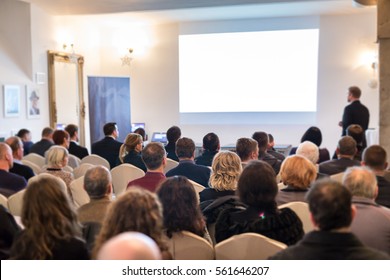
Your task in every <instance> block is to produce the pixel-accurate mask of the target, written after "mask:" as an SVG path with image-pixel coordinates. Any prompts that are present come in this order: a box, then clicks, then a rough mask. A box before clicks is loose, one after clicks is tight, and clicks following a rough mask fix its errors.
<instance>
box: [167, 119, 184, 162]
mask: <svg viewBox="0 0 390 280" xmlns="http://www.w3.org/2000/svg"><path fill="white" fill-rule="evenodd" d="M180 137H181V130H180V127H178V126H171V127H170V128H169V129H168V130H167V140H168V144H166V145H165V151H166V152H167V157H168V158H170V159H172V160H175V161H179V158H178V157H177V155H176V141H177V140H178V139H179V138H180Z"/></svg>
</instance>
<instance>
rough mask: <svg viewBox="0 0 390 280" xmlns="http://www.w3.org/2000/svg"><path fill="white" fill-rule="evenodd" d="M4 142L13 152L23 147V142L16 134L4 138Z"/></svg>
mask: <svg viewBox="0 0 390 280" xmlns="http://www.w3.org/2000/svg"><path fill="white" fill-rule="evenodd" d="M5 143H7V144H8V145H9V146H10V147H11V150H12V153H13V154H15V153H16V152H17V151H18V150H19V149H20V148H23V142H22V139H20V138H19V137H18V136H12V137H9V138H7V139H6V140H5Z"/></svg>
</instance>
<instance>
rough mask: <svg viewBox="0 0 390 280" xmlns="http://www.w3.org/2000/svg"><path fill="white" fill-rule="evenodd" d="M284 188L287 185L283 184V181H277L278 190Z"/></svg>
mask: <svg viewBox="0 0 390 280" xmlns="http://www.w3.org/2000/svg"><path fill="white" fill-rule="evenodd" d="M284 188H287V186H286V185H285V184H283V182H280V183H278V189H279V190H282V189H284Z"/></svg>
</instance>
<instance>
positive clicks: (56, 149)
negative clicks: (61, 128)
mask: <svg viewBox="0 0 390 280" xmlns="http://www.w3.org/2000/svg"><path fill="white" fill-rule="evenodd" d="M67 157H69V152H68V150H67V149H66V148H65V147H62V146H57V145H55V146H51V147H50V149H49V151H48V153H47V165H48V167H59V168H62V167H64V166H65V165H64V160H65V158H67Z"/></svg>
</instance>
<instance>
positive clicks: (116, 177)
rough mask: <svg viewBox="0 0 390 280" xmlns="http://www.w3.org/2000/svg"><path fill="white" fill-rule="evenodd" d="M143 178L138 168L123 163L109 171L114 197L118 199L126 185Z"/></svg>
mask: <svg viewBox="0 0 390 280" xmlns="http://www.w3.org/2000/svg"><path fill="white" fill-rule="evenodd" d="M143 176H145V172H144V171H143V170H142V169H139V168H138V167H136V166H134V165H132V164H129V163H123V164H121V165H118V166H117V167H114V168H113V169H112V170H111V177H112V186H113V189H114V193H115V196H116V197H118V196H119V195H120V194H122V193H123V192H124V191H125V190H126V188H127V184H128V183H129V182H130V181H133V180H135V179H138V178H141V177H143Z"/></svg>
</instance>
